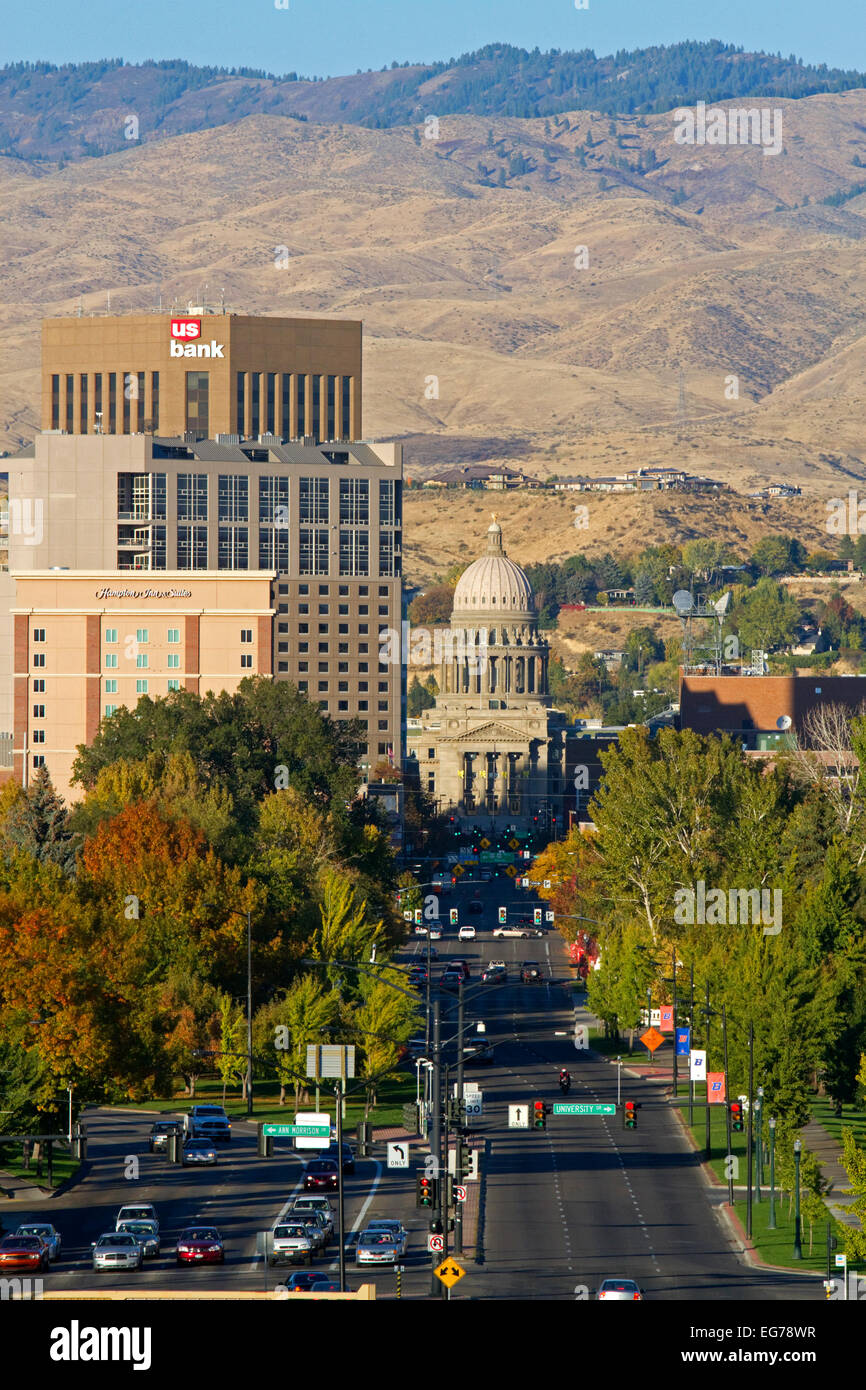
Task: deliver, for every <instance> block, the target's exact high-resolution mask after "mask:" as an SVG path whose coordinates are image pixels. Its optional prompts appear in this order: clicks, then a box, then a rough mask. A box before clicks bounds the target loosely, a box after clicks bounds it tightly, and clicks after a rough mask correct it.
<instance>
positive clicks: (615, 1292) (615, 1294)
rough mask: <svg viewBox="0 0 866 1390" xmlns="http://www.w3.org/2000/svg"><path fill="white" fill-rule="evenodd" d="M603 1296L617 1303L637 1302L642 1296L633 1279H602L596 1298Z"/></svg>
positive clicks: (641, 1291)
mask: <svg viewBox="0 0 866 1390" xmlns="http://www.w3.org/2000/svg"><path fill="white" fill-rule="evenodd" d="M603 1298H605V1299H609V1300H611V1301H612V1302H617V1303H638V1302H640V1300H641V1299H642V1298H643V1290H642V1289H641V1288H639V1287H638V1285H637V1284H636V1283H635V1281H634V1279H602V1281H601V1283H600V1284H599V1286H598V1292H597V1294H596V1300H597V1301H600V1300H601V1299H603Z"/></svg>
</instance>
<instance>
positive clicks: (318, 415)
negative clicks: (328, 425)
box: [311, 372, 322, 439]
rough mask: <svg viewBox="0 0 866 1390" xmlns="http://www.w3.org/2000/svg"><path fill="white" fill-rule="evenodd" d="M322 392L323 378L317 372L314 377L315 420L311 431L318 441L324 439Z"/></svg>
mask: <svg viewBox="0 0 866 1390" xmlns="http://www.w3.org/2000/svg"><path fill="white" fill-rule="evenodd" d="M321 390H322V378H321V377H320V376H319V374H318V372H316V373H314V375H313V419H312V422H311V429H312V432H313V434H314V435H315V437H316V439H321V438H322V412H321V401H320V396H321Z"/></svg>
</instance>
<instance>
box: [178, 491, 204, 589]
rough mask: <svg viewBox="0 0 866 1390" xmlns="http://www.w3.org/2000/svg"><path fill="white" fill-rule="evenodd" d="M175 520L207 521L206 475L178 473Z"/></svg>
mask: <svg viewBox="0 0 866 1390" xmlns="http://www.w3.org/2000/svg"><path fill="white" fill-rule="evenodd" d="M177 519H178V521H207V474H206V473H178V475H177ZM195 568H198V566H196V567H195Z"/></svg>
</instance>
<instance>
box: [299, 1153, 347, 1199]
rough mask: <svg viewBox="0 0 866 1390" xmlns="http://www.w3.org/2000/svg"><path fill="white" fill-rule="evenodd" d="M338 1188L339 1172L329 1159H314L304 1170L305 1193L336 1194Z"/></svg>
mask: <svg viewBox="0 0 866 1390" xmlns="http://www.w3.org/2000/svg"><path fill="white" fill-rule="evenodd" d="M339 1186H340V1171H339V1169H338V1167H337V1165H336V1163H335V1162H334V1160H333V1159H331V1158H314V1159H312V1161H311V1162H310V1163H308V1164H307V1166H306V1168H305V1169H304V1191H305V1192H322V1191H327V1192H336V1191H337V1189H338V1188H339Z"/></svg>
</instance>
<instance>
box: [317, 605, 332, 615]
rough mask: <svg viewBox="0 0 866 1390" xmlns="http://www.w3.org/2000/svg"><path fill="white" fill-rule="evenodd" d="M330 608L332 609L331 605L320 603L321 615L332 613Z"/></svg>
mask: <svg viewBox="0 0 866 1390" xmlns="http://www.w3.org/2000/svg"><path fill="white" fill-rule="evenodd" d="M330 608H331V605H330V604H329V603H320V604H319V612H320V613H325V614H327V613H329V612H330Z"/></svg>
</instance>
